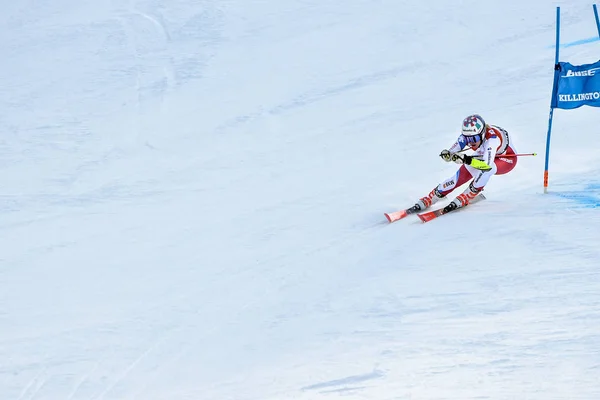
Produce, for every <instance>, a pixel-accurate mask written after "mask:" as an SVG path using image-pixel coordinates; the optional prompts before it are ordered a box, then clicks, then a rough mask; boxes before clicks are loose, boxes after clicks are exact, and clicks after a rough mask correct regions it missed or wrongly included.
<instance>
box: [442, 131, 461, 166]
mask: <svg viewBox="0 0 600 400" xmlns="http://www.w3.org/2000/svg"><path fill="white" fill-rule="evenodd" d="M466 146H467V141H466V140H465V137H464V136H463V135H460V136H459V137H458V139H456V142H454V144H453V145H452V147H450V149H447V150H446V149H445V150H442V152H441V153H440V157H442V160H444V161H446V162H449V161H451V160H452V155H453V154H454V153H458V152H459V151H461V150H462V149H464V148H465V147H466Z"/></svg>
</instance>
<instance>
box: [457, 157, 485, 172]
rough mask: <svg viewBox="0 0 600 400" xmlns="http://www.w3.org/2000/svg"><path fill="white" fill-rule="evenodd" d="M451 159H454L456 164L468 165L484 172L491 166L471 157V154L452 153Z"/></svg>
mask: <svg viewBox="0 0 600 400" xmlns="http://www.w3.org/2000/svg"><path fill="white" fill-rule="evenodd" d="M452 161H454V162H455V163H457V164H465V165H470V166H471V167H473V168H477V169H478V170H480V171H484V172H485V171H489V170H491V169H492V167H490V166H489V165H487V164H486V163H485V162H483V161H481V160H479V159H477V158H473V157H472V156H467V155H464V156H460V155H459V154H452Z"/></svg>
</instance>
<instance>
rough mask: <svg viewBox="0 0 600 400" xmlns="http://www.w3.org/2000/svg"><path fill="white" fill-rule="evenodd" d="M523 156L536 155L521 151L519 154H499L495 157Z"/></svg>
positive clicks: (535, 154)
mask: <svg viewBox="0 0 600 400" xmlns="http://www.w3.org/2000/svg"><path fill="white" fill-rule="evenodd" d="M523 156H537V153H521V154H499V155H498V156H497V157H498V158H502V157H523Z"/></svg>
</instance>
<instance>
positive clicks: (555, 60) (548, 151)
mask: <svg viewBox="0 0 600 400" xmlns="http://www.w3.org/2000/svg"><path fill="white" fill-rule="evenodd" d="M594 10H595V5H594ZM559 45H560V7H556V53H555V56H554V81H553V82H554V83H553V84H552V100H551V101H550V116H549V118H548V135H547V137H546V163H545V166H544V193H548V161H549V159H550V136H551V134H552V118H553V115H554V94H555V90H556V82H557V80H558V79H557V77H558V74H559V73H560V71H558V68H559V66H558V49H559Z"/></svg>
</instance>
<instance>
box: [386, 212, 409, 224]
mask: <svg viewBox="0 0 600 400" xmlns="http://www.w3.org/2000/svg"><path fill="white" fill-rule="evenodd" d="M383 215H385V217H386V218H387V220H388V221H390V222H396V221H398V220H400V219H402V218H404V217H406V216H407V215H408V211H406V210H400V211H395V212H392V213H383Z"/></svg>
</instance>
